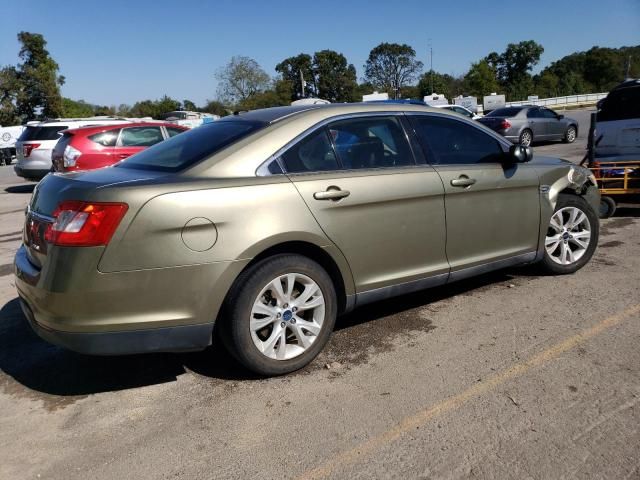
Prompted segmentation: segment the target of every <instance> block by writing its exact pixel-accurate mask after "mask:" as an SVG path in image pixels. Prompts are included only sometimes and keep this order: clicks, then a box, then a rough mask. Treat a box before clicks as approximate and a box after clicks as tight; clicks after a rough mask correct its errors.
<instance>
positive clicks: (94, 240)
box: [45, 201, 129, 247]
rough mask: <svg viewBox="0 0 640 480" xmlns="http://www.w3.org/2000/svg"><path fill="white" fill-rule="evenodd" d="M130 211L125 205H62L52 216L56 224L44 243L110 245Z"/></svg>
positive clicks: (80, 245) (47, 233) (65, 203)
mask: <svg viewBox="0 0 640 480" xmlns="http://www.w3.org/2000/svg"><path fill="white" fill-rule="evenodd" d="M128 208H129V207H128V205H127V204H126V203H97V202H93V203H88V202H79V201H67V202H62V203H61V204H60V205H58V208H56V210H55V211H54V212H53V218H54V219H55V220H54V222H53V223H52V224H51V225H49V227H48V228H47V231H46V233H45V239H46V240H47V242H49V243H52V244H54V245H60V246H75V247H95V246H99V245H107V244H108V243H109V240H111V236H112V235H113V232H115V231H116V228H118V225H119V224H120V221H121V220H122V217H124V214H125V213H127V209H128Z"/></svg>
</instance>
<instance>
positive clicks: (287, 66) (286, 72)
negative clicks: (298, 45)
mask: <svg viewBox="0 0 640 480" xmlns="http://www.w3.org/2000/svg"><path fill="white" fill-rule="evenodd" d="M276 72H278V73H279V74H280V75H281V77H282V80H285V81H287V82H289V84H290V85H291V90H292V92H291V100H292V101H293V100H297V99H298V98H304V97H316V96H318V86H317V85H316V83H315V75H314V72H313V59H312V58H311V55H307V54H306V53H301V54H299V55H296V56H295V57H289V58H285V59H284V60H283V61H281V62H280V63H278V64H277V65H276ZM300 72H302V76H303V78H304V81H305V82H306V85H305V88H304V92H303V91H302V84H301V81H300V80H301V79H300Z"/></svg>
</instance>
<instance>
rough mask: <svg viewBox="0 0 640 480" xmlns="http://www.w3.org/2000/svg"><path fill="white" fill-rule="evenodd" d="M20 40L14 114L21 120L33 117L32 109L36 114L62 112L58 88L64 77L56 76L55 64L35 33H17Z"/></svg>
mask: <svg viewBox="0 0 640 480" xmlns="http://www.w3.org/2000/svg"><path fill="white" fill-rule="evenodd" d="M18 41H19V42H20V43H21V45H22V46H21V48H20V52H19V53H18V57H19V58H20V60H21V61H22V63H19V64H18V67H17V69H16V73H17V79H18V88H19V90H18V92H17V96H16V110H17V114H18V115H19V116H20V117H22V118H23V119H25V120H30V119H33V118H35V116H36V109H37V108H40V109H41V112H40V116H41V117H44V118H47V117H59V116H61V115H62V114H63V106H62V95H61V94H60V87H61V86H62V85H63V84H64V77H63V76H59V75H58V69H59V67H58V64H57V63H56V62H55V61H54V60H53V58H51V56H50V55H49V52H48V51H47V49H46V48H45V47H46V45H47V42H46V41H45V39H44V37H43V36H42V35H40V34H38V33H29V32H20V33H18Z"/></svg>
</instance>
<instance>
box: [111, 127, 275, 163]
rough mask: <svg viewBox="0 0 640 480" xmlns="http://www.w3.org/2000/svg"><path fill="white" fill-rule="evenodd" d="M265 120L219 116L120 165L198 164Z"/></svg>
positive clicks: (245, 134)
mask: <svg viewBox="0 0 640 480" xmlns="http://www.w3.org/2000/svg"><path fill="white" fill-rule="evenodd" d="M265 125H266V124H265V123H263V122H250V121H246V120H245V121H241V120H219V121H216V122H213V123H207V124H205V125H202V126H200V127H197V128H194V129H193V130H189V131H188V132H185V133H182V134H180V135H176V136H174V137H171V138H170V139H168V140H165V141H164V142H160V143H158V144H156V145H154V146H153V147H150V148H147V149H146V150H143V151H142V152H140V153H137V154H135V155H132V156H131V157H129V158H128V159H127V160H124V161H123V162H120V163H119V164H118V165H117V167H120V168H132V169H137V170H156V171H162V172H177V171H180V170H184V169H185V168H187V167H190V166H191V165H194V164H196V163H198V162H200V161H201V160H204V159H205V158H207V157H209V156H211V155H213V154H214V153H216V152H218V151H220V150H222V149H223V148H225V147H227V146H229V145H231V144H232V143H234V142H237V141H238V140H240V139H242V138H244V137H247V136H248V135H250V134H252V133H253V132H255V131H257V130H259V129H261V128H262V127H263V126H265Z"/></svg>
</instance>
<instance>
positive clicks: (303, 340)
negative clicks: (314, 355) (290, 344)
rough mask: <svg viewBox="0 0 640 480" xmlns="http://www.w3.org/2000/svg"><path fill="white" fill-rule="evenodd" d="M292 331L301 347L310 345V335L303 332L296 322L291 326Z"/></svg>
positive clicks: (305, 347)
mask: <svg viewBox="0 0 640 480" xmlns="http://www.w3.org/2000/svg"><path fill="white" fill-rule="evenodd" d="M293 333H294V335H295V336H296V338H297V339H298V345H300V346H301V347H302V348H304V349H307V348H309V347H310V346H311V343H312V340H311V337H309V336H307V335H305V334H304V330H303V329H302V325H300V324H297V323H296V324H295V325H294V326H293Z"/></svg>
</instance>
